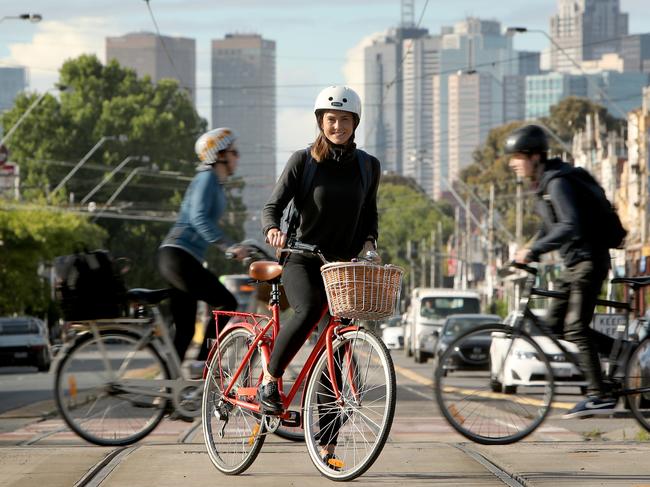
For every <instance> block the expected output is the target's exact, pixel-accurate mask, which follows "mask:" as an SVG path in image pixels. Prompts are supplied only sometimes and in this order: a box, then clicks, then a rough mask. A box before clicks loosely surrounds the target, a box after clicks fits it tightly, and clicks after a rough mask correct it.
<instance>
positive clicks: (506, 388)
mask: <svg viewBox="0 0 650 487" xmlns="http://www.w3.org/2000/svg"><path fill="white" fill-rule="evenodd" d="M516 392H517V386H503V393H504V394H515V393H516Z"/></svg>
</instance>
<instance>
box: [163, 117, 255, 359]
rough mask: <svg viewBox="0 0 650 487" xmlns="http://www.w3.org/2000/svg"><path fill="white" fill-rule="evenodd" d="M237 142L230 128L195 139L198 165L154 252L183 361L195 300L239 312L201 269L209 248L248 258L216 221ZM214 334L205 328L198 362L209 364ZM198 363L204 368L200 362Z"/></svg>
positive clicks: (212, 277)
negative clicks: (167, 287) (168, 290)
mask: <svg viewBox="0 0 650 487" xmlns="http://www.w3.org/2000/svg"><path fill="white" fill-rule="evenodd" d="M236 140H237V136H236V135H235V133H234V132H233V131H232V130H231V129H229V128H217V129H214V130H211V131H209V132H206V133H205V134H203V135H201V137H199V138H198V139H197V141H196V144H195V151H196V154H197V156H198V157H199V159H200V160H201V162H202V165H201V167H199V168H198V172H197V174H196V176H194V179H193V180H192V182H191V183H190V185H189V187H188V188H187V191H186V192H185V196H184V197H183V202H182V204H181V209H180V212H179V215H178V219H177V220H176V223H175V224H174V226H173V227H172V228H171V230H170V231H169V233H168V234H167V236H166V237H165V240H164V241H163V242H162V244H161V245H160V248H159V250H158V268H159V270H160V273H161V274H162V276H163V277H164V278H165V280H166V281H167V282H169V284H170V285H171V286H172V292H171V313H172V317H173V319H174V324H175V325H176V335H175V337H174V347H175V349H176V353H177V354H178V358H179V359H180V360H181V362H182V361H183V358H184V357H185V353H186V351H187V349H188V347H189V345H190V342H191V341H192V337H193V336H194V327H195V323H196V309H197V301H204V302H206V303H208V305H210V306H212V307H215V308H220V309H222V310H225V311H234V310H235V309H237V300H236V299H235V297H234V296H233V295H232V294H231V293H230V291H228V290H227V289H226V288H225V287H224V286H223V284H221V283H220V282H219V279H218V277H217V276H216V275H214V274H213V273H211V272H210V271H208V270H207V269H206V268H205V267H204V266H203V262H204V260H205V253H206V251H207V248H208V246H209V245H210V244H214V245H216V246H217V247H219V248H220V249H221V250H224V251H225V250H226V249H228V250H229V252H231V253H233V255H234V256H235V258H237V259H243V258H244V257H246V256H247V255H248V251H247V250H246V249H245V248H244V247H241V246H235V247H232V246H233V244H234V241H233V240H231V239H230V238H228V236H227V235H226V234H225V233H224V232H223V230H222V229H221V228H220V227H219V223H218V221H219V219H220V218H221V216H222V215H223V212H224V211H225V209H226V196H225V193H224V190H223V186H222V185H223V181H225V180H226V179H227V178H228V177H229V176H232V175H233V174H234V173H235V170H236V169H237V163H238V161H239V152H238V151H237V148H236V146H235V142H236ZM224 320H227V318H226V317H224ZM224 326H225V322H224V323H219V329H221V328H223V327H224ZM215 336H216V330H215V327H213V326H208V327H207V329H206V331H205V336H204V339H203V344H202V346H201V349H200V351H199V355H198V357H197V359H198V360H199V361H201V362H205V360H207V357H208V347H207V341H208V339H210V338H214V337H215ZM200 365H201V368H202V367H203V363H201V364H200Z"/></svg>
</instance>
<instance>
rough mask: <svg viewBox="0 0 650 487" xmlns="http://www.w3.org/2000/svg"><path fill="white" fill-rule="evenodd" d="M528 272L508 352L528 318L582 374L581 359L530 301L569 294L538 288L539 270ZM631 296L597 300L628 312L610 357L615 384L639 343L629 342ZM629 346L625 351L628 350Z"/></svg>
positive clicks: (627, 392) (631, 391)
mask: <svg viewBox="0 0 650 487" xmlns="http://www.w3.org/2000/svg"><path fill="white" fill-rule="evenodd" d="M524 270H526V271H527V272H528V277H527V278H526V282H525V284H524V290H523V292H522V298H521V300H520V302H519V309H518V317H517V320H516V321H515V323H514V324H513V340H512V341H511V343H510V347H509V348H508V351H507V353H510V349H511V347H512V346H513V344H514V339H515V338H516V333H517V331H520V330H522V328H523V323H524V320H525V319H527V320H528V321H529V322H530V323H532V325H533V326H534V328H535V329H536V330H537V331H540V332H541V333H542V334H543V336H545V337H547V338H549V339H550V340H551V341H552V342H553V344H554V345H555V346H556V347H557V348H559V349H560V351H561V352H562V354H563V355H564V357H565V358H566V359H567V360H568V361H569V362H571V363H572V364H573V365H575V366H576V367H577V368H578V370H580V371H582V366H581V365H580V364H579V362H578V360H576V357H575V356H574V354H573V353H571V352H569V351H568V350H567V349H566V347H564V345H562V343H561V342H560V340H559V339H558V338H556V337H555V336H554V335H553V334H551V333H549V332H548V331H547V328H546V325H545V324H544V323H543V322H542V320H540V319H539V318H538V317H537V316H535V314H534V313H533V312H532V311H531V310H530V306H529V302H530V299H531V297H532V296H541V297H548V298H566V297H567V295H566V293H563V292H560V291H551V290H548V289H540V288H536V287H534V284H535V279H536V276H537V272H536V269H534V268H531V267H527V268H525V269H524ZM631 291H632V292H631V293H630V297H629V300H628V301H610V300H605V299H597V300H596V305H601V306H607V307H610V308H616V309H623V310H625V328H624V329H618V330H617V334H616V337H615V338H614V344H613V346H612V350H611V351H610V354H609V362H610V363H611V364H613V367H611V368H608V370H607V371H606V373H605V376H606V378H607V379H611V380H613V381H614V382H615V383H616V382H618V381H617V380H616V379H615V374H616V372H617V368H618V366H619V365H620V364H622V363H627V358H629V356H630V354H631V353H632V352H633V351H634V345H636V344H635V343H632V342H629V341H628V340H626V338H628V328H629V318H630V313H631V312H632V311H633V310H634V308H633V305H632V303H633V302H634V289H631ZM531 338H532V339H533V340H534V339H535V336H534V335H531ZM627 344H632V346H627ZM624 347H625V349H624ZM648 391H650V387H641V388H637V389H625V390H620V391H618V393H619V394H620V395H622V396H625V395H631V394H635V393H639V392H648Z"/></svg>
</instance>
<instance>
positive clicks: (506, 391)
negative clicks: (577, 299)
mask: <svg viewBox="0 0 650 487" xmlns="http://www.w3.org/2000/svg"><path fill="white" fill-rule="evenodd" d="M447 368H451V369H453V370H454V373H453V374H449V375H447V374H445V371H446V369H447ZM491 369H492V370H491ZM515 371H516V372H517V374H518V376H519V380H520V382H519V383H518V384H517V385H516V386H514V385H510V386H504V387H503V389H502V390H503V393H502V392H501V391H500V390H501V386H502V385H503V384H502V383H501V381H500V380H499V379H500V378H505V377H510V376H511V375H512V374H513V372H515ZM524 371H526V373H529V374H530V375H528V376H525V377H523V375H524ZM434 392H435V396H436V401H437V403H438V406H439V407H440V410H441V412H442V414H443V415H444V417H445V419H446V420H447V421H448V422H449V424H450V425H451V426H452V427H453V428H454V429H455V430H456V431H458V432H459V433H460V434H461V435H463V436H465V437H466V438H469V439H470V440H472V441H474V442H476V443H482V444H485V445H503V444H508V443H514V442H516V441H519V440H521V439H522V438H524V437H526V436H528V435H529V434H530V433H532V432H533V431H534V430H535V429H536V428H537V427H538V426H539V425H540V424H541V423H542V421H544V418H545V417H546V415H547V414H548V413H549V411H550V409H551V404H552V399H553V373H552V369H551V365H550V364H549V362H548V359H547V358H546V355H545V354H544V352H543V351H542V349H541V348H540V346H539V345H538V344H537V343H536V342H535V341H534V340H533V339H532V338H531V336H530V335H528V334H527V333H525V332H523V331H514V332H513V329H512V328H510V327H507V326H504V325H500V324H494V325H483V326H479V327H476V328H475V329H473V330H470V331H468V332H467V333H465V334H463V335H461V336H459V337H458V338H456V339H455V340H454V341H453V342H452V343H451V344H449V347H448V348H447V349H446V350H445V352H444V353H443V354H442V356H441V357H440V359H439V360H438V367H437V369H436V372H435V379H434Z"/></svg>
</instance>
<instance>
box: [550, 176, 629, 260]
mask: <svg viewBox="0 0 650 487" xmlns="http://www.w3.org/2000/svg"><path fill="white" fill-rule="evenodd" d="M557 177H568V178H569V179H570V180H571V182H572V183H573V184H572V186H573V188H575V189H576V194H577V195H578V197H579V198H581V202H582V208H584V210H585V212H586V213H587V214H588V215H589V219H588V222H587V223H588V230H591V231H592V232H593V233H591V234H590V236H592V237H593V238H594V239H596V240H598V241H599V242H600V243H602V244H603V245H602V247H604V248H608V249H619V248H622V247H623V242H624V241H625V236H626V235H627V230H625V228H623V224H622V223H621V219H620V218H619V217H618V213H616V208H614V206H613V205H612V204H611V203H610V201H609V200H608V199H607V196H606V195H605V190H604V189H603V187H602V186H601V185H600V184H599V183H598V181H596V179H595V178H594V177H593V176H592V175H591V173H590V172H589V171H587V170H586V169H584V168H582V167H571V168H570V169H569V170H568V171H567V172H563V173H560V174H558V176H557ZM545 196H546V195H545ZM545 199H546V201H548V202H549V204H550V200H549V199H548V198H545ZM551 212H553V206H552V205H551ZM553 214H555V213H554V212H553Z"/></svg>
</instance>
